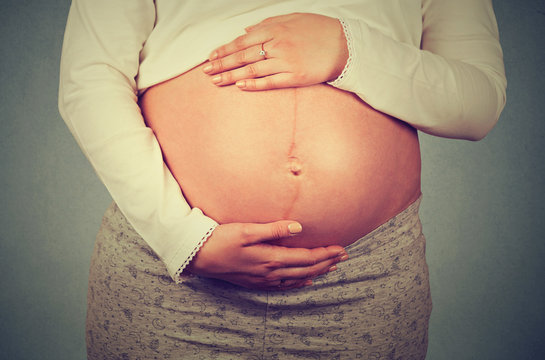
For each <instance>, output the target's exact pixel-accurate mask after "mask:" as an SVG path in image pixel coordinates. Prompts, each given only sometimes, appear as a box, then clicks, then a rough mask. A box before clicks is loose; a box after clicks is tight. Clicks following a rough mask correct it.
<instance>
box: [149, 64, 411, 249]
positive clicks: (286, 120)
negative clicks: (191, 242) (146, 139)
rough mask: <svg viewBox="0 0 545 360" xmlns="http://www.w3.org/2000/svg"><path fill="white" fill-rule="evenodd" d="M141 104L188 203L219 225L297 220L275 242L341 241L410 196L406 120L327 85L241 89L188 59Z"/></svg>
mask: <svg viewBox="0 0 545 360" xmlns="http://www.w3.org/2000/svg"><path fill="white" fill-rule="evenodd" d="M140 106H141V108H142V112H143V115H144V118H145V120H146V124H147V125H148V126H149V127H150V128H152V129H153V131H154V132H155V135H156V136H157V139H158V141H159V144H160V145H161V148H162V151H163V156H164V159H165V162H166V164H167V165H168V167H169V168H170V170H171V172H172V174H173V175H174V177H175V178H176V180H177V181H178V183H179V184H180V187H181V188H182V191H183V193H184V196H185V198H186V199H187V201H188V202H189V203H190V205H191V206H195V207H199V208H200V209H202V210H203V211H204V213H205V214H206V215H207V216H210V217H212V218H213V219H215V220H216V221H217V222H219V223H220V224H221V223H230V222H258V223H263V222H271V221H276V220H281V219H290V220H297V221H299V222H301V224H302V225H303V232H302V233H301V234H300V235H298V236H296V237H292V238H289V239H283V240H280V241H278V243H279V244H282V245H285V246H297V247H307V248H312V247H316V246H325V245H333V244H337V245H341V246H346V245H348V244H351V243H352V242H354V241H356V240H357V239H358V238H360V237H362V236H363V235H365V234H367V233H369V232H370V231H372V230H373V229H374V228H376V227H377V226H379V225H380V224H382V223H383V222H385V221H386V220H388V219H389V218H391V217H392V216H394V215H396V214H397V213H399V212H400V211H402V210H403V209H404V208H406V207H407V206H408V205H409V204H411V203H412V202H413V201H414V200H416V199H417V198H418V196H419V195H420V150H419V143H418V136H417V133H416V130H415V129H414V128H412V127H411V126H409V125H407V124H406V123H404V122H401V121H399V120H397V119H394V118H392V117H390V116H387V115H385V114H383V113H381V112H378V111H376V110H374V109H372V108H371V107H370V106H368V105H367V104H366V103H365V102H363V101H362V100H360V99H359V98H358V97H356V96H355V95H353V94H351V93H348V92H345V91H342V90H338V89H336V88H333V87H331V86H329V85H326V84H320V85H315V86H310V87H304V88H292V89H280V90H270V91H261V92H244V91H241V90H239V89H238V88H236V87H235V86H228V87H216V86H215V85H213V84H212V83H211V81H210V79H209V77H208V76H207V75H205V74H204V73H203V72H202V70H201V68H200V67H197V68H195V69H192V70H190V71H189V72H186V73H185V74H182V75H180V76H178V77H176V78H174V79H171V80H169V81H166V82H164V83H161V84H158V85H155V86H153V87H151V88H150V89H148V90H147V91H146V92H145V93H144V94H143V95H142V96H141V98H140Z"/></svg>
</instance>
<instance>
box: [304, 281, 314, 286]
mask: <svg viewBox="0 0 545 360" xmlns="http://www.w3.org/2000/svg"><path fill="white" fill-rule="evenodd" d="M304 285H305V286H310V285H312V280H307V281H305V284H304Z"/></svg>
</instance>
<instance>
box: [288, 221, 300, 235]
mask: <svg viewBox="0 0 545 360" xmlns="http://www.w3.org/2000/svg"><path fill="white" fill-rule="evenodd" d="M288 230H289V232H290V234H299V233H300V232H301V231H303V227H302V226H301V224H299V223H291V224H289V225H288Z"/></svg>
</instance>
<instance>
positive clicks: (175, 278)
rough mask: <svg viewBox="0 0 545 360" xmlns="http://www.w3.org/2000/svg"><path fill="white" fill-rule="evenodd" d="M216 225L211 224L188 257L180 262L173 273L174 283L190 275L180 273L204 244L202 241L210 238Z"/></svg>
mask: <svg viewBox="0 0 545 360" xmlns="http://www.w3.org/2000/svg"><path fill="white" fill-rule="evenodd" d="M217 226H218V225H217V224H216V225H214V226H212V227H211V228H210V229H209V230H208V231H207V232H206V233H205V234H204V235H203V237H202V238H201V240H200V241H199V242H198V243H197V245H196V246H195V248H194V249H193V251H191V253H190V254H189V257H187V259H185V261H184V262H183V263H182V265H181V266H180V267H179V268H178V270H176V272H175V273H174V281H175V282H176V283H181V282H183V280H184V278H187V277H191V276H193V275H191V274H182V273H183V271H184V269H185V268H186V267H187V265H188V264H189V263H190V262H191V260H193V258H194V257H195V255H197V253H198V252H199V250H200V249H201V248H202V246H203V245H204V243H205V242H206V240H208V238H210V236H211V235H212V232H213V231H214V229H215V228H216V227H217Z"/></svg>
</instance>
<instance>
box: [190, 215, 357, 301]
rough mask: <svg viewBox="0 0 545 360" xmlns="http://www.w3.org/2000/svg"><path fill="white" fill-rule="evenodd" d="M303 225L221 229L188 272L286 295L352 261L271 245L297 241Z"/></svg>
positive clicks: (333, 250)
mask: <svg viewBox="0 0 545 360" xmlns="http://www.w3.org/2000/svg"><path fill="white" fill-rule="evenodd" d="M301 231H302V227H301V225H300V224H299V223H297V222H293V221H288V220H283V221H277V222H273V223H268V224H250V223H248V224H241V223H232V224H224V225H219V226H218V227H216V229H215V230H214V231H213V232H212V236H210V238H209V239H208V240H207V241H206V242H205V243H204V245H203V247H202V248H201V249H200V250H199V252H198V253H197V255H196V256H195V258H194V259H193V261H191V263H190V264H189V265H188V270H189V271H190V272H191V273H193V274H195V275H199V276H204V277H210V278H216V279H221V280H225V281H228V282H230V283H233V284H237V285H240V286H243V287H246V288H251V289H262V290H288V289H293V288H299V287H302V286H305V285H311V284H312V280H311V279H312V278H314V277H316V276H319V275H322V274H325V273H327V272H329V271H333V270H335V269H336V267H335V264H336V263H338V262H339V261H343V260H346V259H347V258H348V256H347V255H346V252H345V251H344V249H343V248H342V247H341V246H328V247H319V248H314V249H305V248H288V247H283V246H277V245H272V244H268V243H267V241H270V240H276V239H281V238H285V237H289V236H297V234H298V233H300V232H301Z"/></svg>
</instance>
